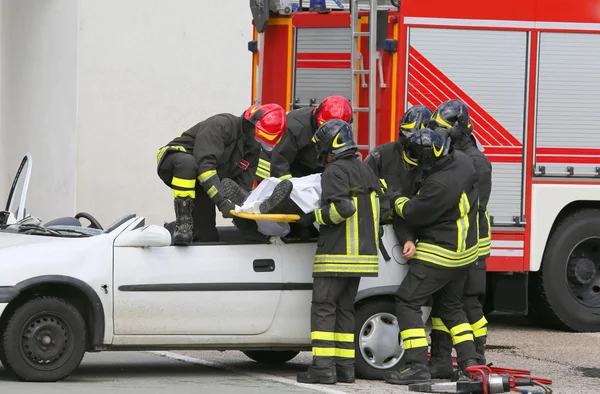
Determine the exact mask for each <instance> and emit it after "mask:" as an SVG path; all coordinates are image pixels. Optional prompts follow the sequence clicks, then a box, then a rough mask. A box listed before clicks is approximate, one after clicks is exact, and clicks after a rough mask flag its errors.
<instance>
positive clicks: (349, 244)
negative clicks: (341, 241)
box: [346, 197, 359, 256]
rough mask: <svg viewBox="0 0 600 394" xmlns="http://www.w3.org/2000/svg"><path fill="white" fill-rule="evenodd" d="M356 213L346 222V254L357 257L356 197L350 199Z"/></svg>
mask: <svg viewBox="0 0 600 394" xmlns="http://www.w3.org/2000/svg"><path fill="white" fill-rule="evenodd" d="M352 201H353V202H354V206H355V207H356V212H354V215H352V216H350V217H349V218H348V219H347V220H346V254H348V255H354V256H358V254H359V243H358V197H352Z"/></svg>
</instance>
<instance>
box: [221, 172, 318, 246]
mask: <svg viewBox="0 0 600 394" xmlns="http://www.w3.org/2000/svg"><path fill="white" fill-rule="evenodd" d="M222 183H223V192H224V193H225V195H226V197H227V198H228V199H230V200H231V202H233V203H234V204H235V205H236V207H235V212H236V213H246V214H288V215H289V214H296V215H299V216H300V217H301V218H302V217H304V216H305V215H306V214H308V213H310V212H313V211H314V210H315V209H318V208H319V207H320V205H319V204H320V200H321V174H312V175H308V176H304V177H301V178H289V179H285V180H280V179H277V178H273V177H271V178H267V179H265V180H263V181H262V182H261V183H260V184H259V185H258V187H257V188H256V189H254V190H253V191H251V192H247V191H245V190H244V189H242V188H241V187H240V186H239V185H238V184H237V183H235V182H233V181H230V180H229V179H224V180H223V181H222ZM247 221H249V222H253V223H252V224H249V223H246V224H243V223H244V222H247ZM234 223H235V224H236V226H237V227H238V228H239V229H240V231H242V232H246V231H248V230H250V229H252V228H255V227H254V226H255V225H256V226H257V229H258V231H259V232H260V233H261V234H262V235H264V236H267V237H286V236H288V237H290V236H291V237H299V238H311V237H316V236H318V230H317V229H316V228H315V227H314V226H313V225H312V223H310V224H309V223H303V222H302V221H300V223H298V222H290V223H287V222H281V221H271V220H256V221H254V220H251V219H246V220H235V221H234ZM254 223H255V224H254ZM240 224H241V225H240ZM250 231H251V230H250Z"/></svg>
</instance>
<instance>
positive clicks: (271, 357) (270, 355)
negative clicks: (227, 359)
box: [242, 350, 300, 364]
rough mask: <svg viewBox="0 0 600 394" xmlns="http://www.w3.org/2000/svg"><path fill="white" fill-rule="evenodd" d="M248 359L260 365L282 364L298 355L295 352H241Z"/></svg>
mask: <svg viewBox="0 0 600 394" xmlns="http://www.w3.org/2000/svg"><path fill="white" fill-rule="evenodd" d="M242 353H244V354H245V355H246V356H247V357H248V358H250V359H252V360H254V361H256V362H257V363H261V364H283V363H287V362H288V361H290V360H291V359H293V358H294V357H296V356H297V355H298V353H300V352H297V351H295V350H247V351H244V352H242Z"/></svg>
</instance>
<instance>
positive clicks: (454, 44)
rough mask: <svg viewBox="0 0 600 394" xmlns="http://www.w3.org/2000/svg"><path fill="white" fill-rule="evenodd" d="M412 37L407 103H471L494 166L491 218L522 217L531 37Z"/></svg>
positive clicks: (426, 32)
mask: <svg viewBox="0 0 600 394" xmlns="http://www.w3.org/2000/svg"><path fill="white" fill-rule="evenodd" d="M409 34H410V51H409V78H408V102H409V103H410V104H412V105H416V104H424V105H428V106H429V107H430V108H436V107H437V106H438V105H440V104H441V103H442V102H444V101H446V100H448V99H459V100H462V101H464V102H465V103H467V105H468V107H469V115H470V117H471V122H472V123H473V126H474V134H475V135H476V137H477V138H478V140H479V142H480V143H481V144H482V145H483V146H484V147H485V148H486V152H485V154H486V156H487V157H488V158H489V159H490V161H492V165H493V171H492V177H493V178H492V185H493V186H492V193H491V198H490V201H489V205H488V209H489V212H490V216H493V217H494V222H495V223H497V224H499V223H502V224H512V223H513V218H514V217H515V216H516V217H519V218H520V217H521V216H522V213H523V211H522V204H521V203H522V195H523V193H522V190H523V189H522V178H523V163H522V160H523V159H522V147H523V135H524V124H525V113H526V106H525V96H526V95H525V77H526V72H527V42H528V38H527V34H526V33H525V32H518V31H499V30H498V31H496V30H469V29H445V28H431V29H430V28H410V32H409ZM505 153H508V155H507V154H505Z"/></svg>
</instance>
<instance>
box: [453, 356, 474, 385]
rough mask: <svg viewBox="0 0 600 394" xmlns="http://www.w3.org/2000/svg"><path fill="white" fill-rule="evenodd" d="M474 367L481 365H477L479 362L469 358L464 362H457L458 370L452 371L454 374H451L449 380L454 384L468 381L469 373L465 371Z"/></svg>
mask: <svg viewBox="0 0 600 394" xmlns="http://www.w3.org/2000/svg"><path fill="white" fill-rule="evenodd" d="M476 365H481V364H479V360H477V359H475V358H469V359H467V360H464V361H459V362H458V369H457V370H456V371H454V374H453V376H452V379H451V380H452V381H453V382H456V381H459V380H470V379H471V378H470V376H471V373H469V372H466V371H465V370H466V369H467V368H469V367H474V366H476Z"/></svg>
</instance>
